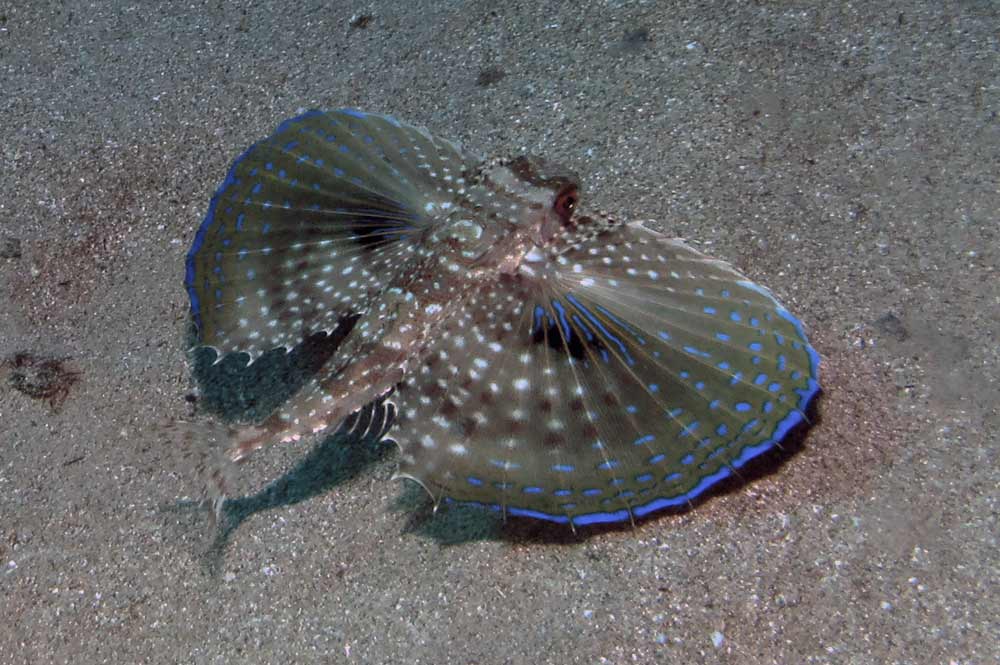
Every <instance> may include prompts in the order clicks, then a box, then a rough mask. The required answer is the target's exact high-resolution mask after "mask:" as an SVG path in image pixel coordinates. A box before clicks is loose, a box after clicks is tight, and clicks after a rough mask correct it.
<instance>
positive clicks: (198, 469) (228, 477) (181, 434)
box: [163, 420, 236, 522]
mask: <svg viewBox="0 0 1000 665" xmlns="http://www.w3.org/2000/svg"><path fill="white" fill-rule="evenodd" d="M163 429H164V432H165V434H166V437H167V441H168V444H170V446H171V447H172V449H173V450H174V451H175V453H176V454H177V456H178V457H179V459H180V464H179V466H180V467H181V468H182V469H183V471H184V472H185V473H187V474H189V475H190V477H191V478H192V479H193V480H194V483H195V488H196V492H195V496H196V497H197V499H198V501H199V502H200V503H201V504H202V505H207V506H211V509H212V516H213V517H214V518H215V521H216V522H219V521H220V520H221V517H222V513H223V508H224V506H225V502H226V498H227V497H228V496H230V495H231V493H232V488H233V487H234V483H235V479H236V462H234V461H233V458H232V455H231V454H230V453H229V451H230V450H231V449H232V447H233V441H235V440H236V431H235V430H234V429H233V428H232V427H229V426H227V425H224V424H222V423H216V422H212V421H209V420H197V421H187V420H174V421H172V422H170V423H168V424H167V425H166V426H165V427H164V428H163Z"/></svg>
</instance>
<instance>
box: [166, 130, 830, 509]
mask: <svg viewBox="0 0 1000 665" xmlns="http://www.w3.org/2000/svg"><path fill="white" fill-rule="evenodd" d="M578 199H579V184H578V182H577V180H576V177H575V176H574V175H573V174H571V173H568V172H566V171H564V170H562V169H560V168H559V167H558V166H555V165H553V164H550V163H548V162H546V161H544V160H541V159H534V158H528V157H521V158H517V159H513V160H492V161H485V160H482V159H479V158H478V157H476V156H474V155H471V154H469V153H468V152H466V151H463V150H462V149H460V148H459V147H457V146H456V145H455V144H453V143H451V142H449V141H446V140H442V139H439V138H437V137H434V136H432V135H430V134H429V133H428V132H426V131H425V130H423V129H419V128H416V127H413V126H411V125H408V124H405V123H402V122H400V121H398V120H396V119H394V118H391V117H388V116H383V115H375V114H368V113H362V112H359V111H354V110H340V111H334V112H321V111H309V112H307V113H304V114H302V115H300V116H298V117H296V118H293V119H291V120H288V121H286V122H284V123H282V124H281V125H280V126H279V127H278V129H277V130H276V131H275V132H274V134H272V135H271V136H270V137H268V138H267V139H265V140H263V141H261V142H259V143H257V144H256V145H254V146H252V147H251V148H250V149H249V150H247V151H246V152H245V153H244V154H243V155H242V156H240V157H239V158H238V159H237V160H236V161H235V163H234V164H233V165H232V167H231V168H230V170H229V173H228V174H227V176H226V178H225V180H224V182H223V183H222V185H221V187H220V188H219V190H218V191H217V192H216V194H215V196H214V197H213V198H212V201H211V205H210V207H209V211H208V214H207V216H206V218H205V220H204V222H203V224H202V225H201V227H200V228H199V230H198V232H197V235H196V236H195V240H194V243H193V246H192V247H191V250H190V252H189V254H188V256H187V265H186V279H185V282H186V286H187V290H188V294H189V296H190V300H191V313H192V316H193V318H194V322H195V325H196V328H197V331H198V344H199V345H200V346H208V347H213V348H214V349H216V350H217V351H218V353H219V357H220V358H221V357H222V355H223V354H226V353H233V352H241V353H246V354H249V356H250V358H251V362H252V361H253V360H255V359H257V358H258V357H260V355H261V354H262V353H264V352H266V351H268V350H271V349H275V348H278V347H283V348H285V349H291V348H294V347H295V346H296V345H298V344H300V343H301V342H302V340H303V339H305V338H306V337H308V336H309V335H312V334H314V333H317V332H321V331H333V330H335V329H337V330H339V331H340V333H341V334H342V335H343V338H342V340H341V341H340V343H339V345H338V346H337V348H336V350H335V351H334V353H333V354H332V356H331V357H330V359H329V360H328V361H327V362H326V364H325V365H324V366H323V367H322V368H321V369H320V370H319V372H318V373H317V374H316V375H315V376H314V377H313V378H312V379H311V380H310V381H309V382H308V383H307V384H306V385H305V386H304V387H303V388H302V389H301V390H299V391H298V392H297V393H296V394H295V395H293V396H292V397H291V398H290V399H289V400H288V401H287V402H286V403H285V404H284V405H282V406H281V407H279V408H278V409H277V410H276V411H275V412H274V413H273V414H272V415H270V416H269V417H268V418H266V419H265V420H264V421H263V422H260V423H258V424H256V425H254V426H249V427H234V428H230V429H229V430H228V432H227V434H226V435H225V436H224V437H223V438H224V439H225V440H226V445H228V448H227V449H226V452H225V455H224V461H225V462H224V463H227V464H228V463H231V462H232V461H239V460H242V459H244V458H246V456H247V455H249V454H250V453H251V452H253V451H254V450H256V449H258V448H260V447H262V446H265V445H268V444H270V443H273V442H278V441H293V440H297V439H299V438H301V437H302V436H305V435H308V434H310V433H313V432H319V431H322V430H324V429H327V428H332V427H335V426H337V425H338V424H339V423H341V421H343V420H344V419H345V418H347V417H349V416H350V415H351V414H353V413H355V412H357V411H358V410H359V409H361V408H363V407H364V406H365V405H366V404H369V403H371V402H372V401H374V400H377V399H388V402H389V403H391V404H392V405H394V407H395V409H396V410H397V412H398V417H397V418H396V421H395V423H394V425H393V428H392V430H391V436H392V437H393V439H395V440H396V441H397V442H398V444H399V447H400V449H401V461H400V469H399V472H398V474H397V476H398V477H403V478H409V479H412V480H415V481H417V482H418V483H420V484H421V485H422V486H423V487H424V488H425V489H426V490H427V491H428V492H429V493H430V494H431V495H432V496H433V498H434V500H435V502H440V501H441V500H454V501H462V502H471V503H478V504H482V505H485V506H489V507H493V508H496V509H500V510H503V511H504V513H505V514H510V515H521V516H528V517H534V518H540V519H544V520H551V521H555V522H562V523H570V524H571V525H580V524H590V523H598V522H616V521H624V520H631V519H634V518H635V517H641V516H644V515H647V514H649V513H652V512H654V511H657V510H661V509H664V508H668V507H671V506H684V505H687V504H689V503H690V502H691V501H692V500H693V499H694V498H696V497H698V496H699V495H701V494H702V493H704V492H705V491H706V490H707V489H708V488H710V487H711V486H713V485H714V484H716V483H718V482H719V481H721V480H722V479H724V478H727V477H729V476H730V475H732V474H733V473H735V472H736V470H737V469H739V468H740V467H742V466H743V465H745V464H746V463H747V462H748V461H749V460H750V459H752V458H754V457H756V456H758V455H760V454H761V453H763V452H765V451H767V450H769V449H771V448H773V447H774V446H776V445H778V444H779V442H780V441H781V439H782V438H783V437H784V436H785V435H786V434H787V432H788V431H789V430H790V429H791V428H792V427H794V426H795V425H797V424H799V423H801V422H803V421H804V420H805V416H804V411H805V410H806V408H807V406H808V405H809V403H810V401H811V400H812V399H813V398H814V396H815V395H816V394H817V392H818V391H819V384H818V367H819V357H818V355H817V354H816V352H815V351H814V350H813V349H812V347H811V346H810V345H809V343H808V341H807V340H806V337H805V333H804V332H803V329H802V325H801V324H800V322H799V321H798V320H797V319H796V318H795V317H794V316H792V315H791V314H790V313H789V312H788V311H787V310H785V308H784V307H782V305H781V304H780V303H779V302H778V301H777V300H776V299H775V298H774V296H773V295H771V293H770V292H769V291H767V290H766V289H764V288H763V287H761V286H758V285H757V284H754V283H752V282H750V281H749V280H748V279H747V278H746V277H744V276H743V275H741V274H740V273H738V272H737V271H736V270H735V269H734V268H732V267H731V266H730V265H728V264H726V263H723V262H721V261H718V260H715V259H712V258H709V257H708V256H705V255H704V254H701V253H700V252H698V251H696V250H694V249H692V248H691V247H689V246H688V245H686V244H685V243H684V242H682V241H680V240H677V239H670V238H667V237H665V236H662V235H660V234H659V233H656V232H654V231H652V230H649V229H646V228H644V227H643V226H641V225H639V224H637V223H624V222H621V221H619V220H617V219H614V218H613V217H611V216H610V215H608V214H606V213H589V214H584V213H583V212H582V211H580V210H579V209H578ZM345 330H346V334H344V331H345ZM207 432H208V428H207V429H206V436H205V437H204V438H205V439H211V438H213V437H211V436H208V434H207ZM215 464H216V462H204V467H205V468H202V469H200V470H201V471H202V472H203V474H204V475H205V477H206V478H207V481H206V482H207V485H208V491H209V492H210V493H211V494H213V495H214V496H215V499H216V507H217V509H218V508H219V507H220V506H221V502H222V500H224V495H225V491H226V483H225V481H224V478H225V476H226V474H225V473H223V470H222V469H220V468H216V467H215V466H213V465H215Z"/></svg>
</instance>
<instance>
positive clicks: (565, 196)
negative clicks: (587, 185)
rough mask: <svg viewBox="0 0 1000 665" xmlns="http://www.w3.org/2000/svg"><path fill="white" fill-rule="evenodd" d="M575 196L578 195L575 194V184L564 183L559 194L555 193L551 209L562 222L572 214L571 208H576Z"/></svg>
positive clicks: (567, 220) (567, 219)
mask: <svg viewBox="0 0 1000 665" xmlns="http://www.w3.org/2000/svg"><path fill="white" fill-rule="evenodd" d="M577 198H579V197H578V195H577V190H576V185H566V186H565V187H563V188H562V189H561V190H560V191H559V194H557V195H556V200H555V203H553V204H552V210H554V211H555V213H556V214H557V215H559V219H561V220H562V221H563V223H564V224H566V223H568V222H569V220H570V218H571V217H572V216H573V210H574V208H576V201H577Z"/></svg>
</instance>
